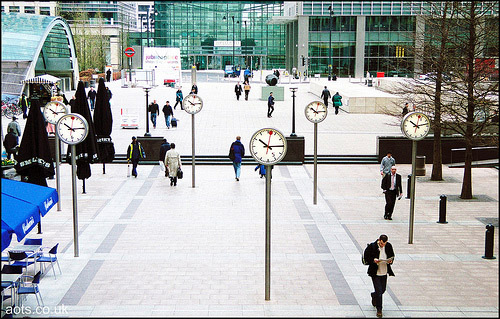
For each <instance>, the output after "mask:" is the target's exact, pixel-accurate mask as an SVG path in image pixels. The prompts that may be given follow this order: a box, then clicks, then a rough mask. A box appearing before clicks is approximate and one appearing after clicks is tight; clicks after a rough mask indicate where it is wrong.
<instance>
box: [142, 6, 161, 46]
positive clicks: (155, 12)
mask: <svg viewBox="0 0 500 319" xmlns="http://www.w3.org/2000/svg"><path fill="white" fill-rule="evenodd" d="M146 12H147V19H148V21H147V23H146V28H147V32H148V48H149V24H150V23H151V16H150V14H149V6H148V8H147V11H146ZM154 15H155V16H156V15H158V11H156V10H155V11H154ZM141 29H142V17H141ZM141 37H142V34H141Z"/></svg>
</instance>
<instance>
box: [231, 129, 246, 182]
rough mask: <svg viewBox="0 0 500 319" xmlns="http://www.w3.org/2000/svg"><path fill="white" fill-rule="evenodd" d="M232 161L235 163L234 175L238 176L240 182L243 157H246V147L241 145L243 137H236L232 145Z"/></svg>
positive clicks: (237, 179)
mask: <svg viewBox="0 0 500 319" xmlns="http://www.w3.org/2000/svg"><path fill="white" fill-rule="evenodd" d="M229 154H230V159H231V160H232V161H233V168H234V174H235V175H236V181H239V180H240V173H241V161H242V159H243V156H245V146H243V144H242V143H241V137H240V136H236V141H234V142H233V143H232V144H231V148H230V149H229Z"/></svg>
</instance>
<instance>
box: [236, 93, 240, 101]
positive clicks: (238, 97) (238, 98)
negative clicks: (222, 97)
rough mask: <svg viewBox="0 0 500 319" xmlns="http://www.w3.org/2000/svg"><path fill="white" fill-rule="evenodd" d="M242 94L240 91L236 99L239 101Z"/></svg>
mask: <svg viewBox="0 0 500 319" xmlns="http://www.w3.org/2000/svg"><path fill="white" fill-rule="evenodd" d="M240 95H241V93H240V94H238V93H236V99H237V100H238V101H239V100H240Z"/></svg>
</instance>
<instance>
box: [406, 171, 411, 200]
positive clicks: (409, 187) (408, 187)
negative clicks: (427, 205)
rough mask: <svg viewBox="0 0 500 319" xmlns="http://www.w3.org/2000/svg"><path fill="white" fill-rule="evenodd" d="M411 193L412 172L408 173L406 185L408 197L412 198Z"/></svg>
mask: <svg viewBox="0 0 500 319" xmlns="http://www.w3.org/2000/svg"><path fill="white" fill-rule="evenodd" d="M410 193H411V174H408V184H407V187H406V199H409V198H410Z"/></svg>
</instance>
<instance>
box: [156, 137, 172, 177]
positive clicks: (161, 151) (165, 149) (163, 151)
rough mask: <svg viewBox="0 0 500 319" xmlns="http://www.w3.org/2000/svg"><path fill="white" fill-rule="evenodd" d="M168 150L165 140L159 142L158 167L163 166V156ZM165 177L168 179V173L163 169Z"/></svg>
mask: <svg viewBox="0 0 500 319" xmlns="http://www.w3.org/2000/svg"><path fill="white" fill-rule="evenodd" d="M169 149H170V143H169V142H167V139H166V138H164V139H163V141H162V142H161V146H160V158H159V159H158V160H159V161H160V162H161V163H160V165H165V155H166V154H167V152H168V150H169ZM165 177H168V172H167V169H166V168H165Z"/></svg>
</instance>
